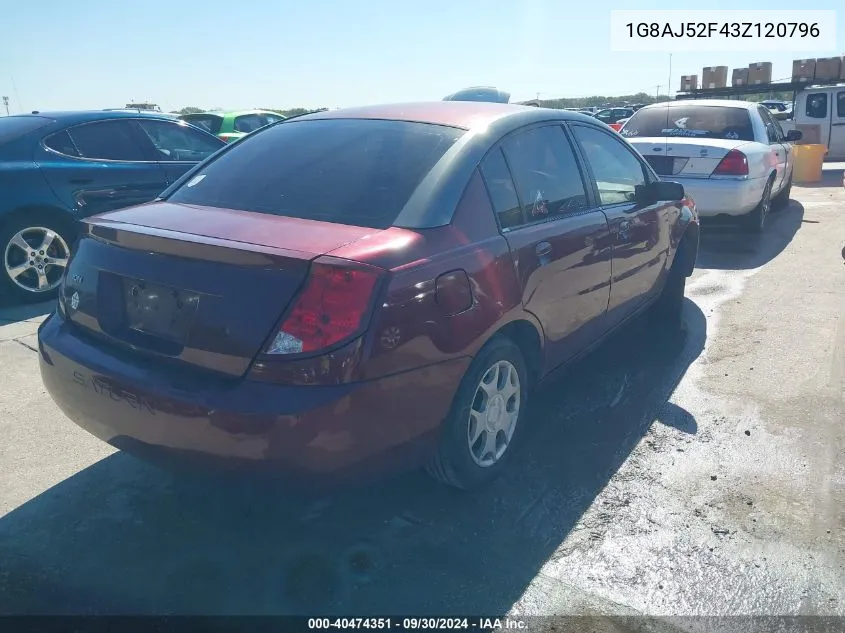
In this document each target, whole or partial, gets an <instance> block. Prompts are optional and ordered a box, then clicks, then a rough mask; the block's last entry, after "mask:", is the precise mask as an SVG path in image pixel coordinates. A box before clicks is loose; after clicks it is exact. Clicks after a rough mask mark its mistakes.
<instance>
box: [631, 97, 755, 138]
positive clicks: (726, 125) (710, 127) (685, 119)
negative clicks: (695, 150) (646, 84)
mask: <svg viewBox="0 0 845 633" xmlns="http://www.w3.org/2000/svg"><path fill="white" fill-rule="evenodd" d="M622 135H623V136H625V137H631V138H635V137H640V138H642V137H655V136H657V137H660V136H663V137H678V136H680V137H687V138H718V139H727V140H733V141H753V140H754V127H753V126H752V124H751V117H750V116H749V114H748V110H747V109H746V108H735V107H732V106H717V105H675V106H667V107H665V108H663V107H655V108H643V109H642V110H637V111H636V112H635V113H634V115H633V116H632V117H631V118H630V119H629V120H628V123H627V124H626V125H625V128H624V129H623V130H622Z"/></svg>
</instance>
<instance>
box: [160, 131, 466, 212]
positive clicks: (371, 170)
mask: <svg viewBox="0 0 845 633" xmlns="http://www.w3.org/2000/svg"><path fill="white" fill-rule="evenodd" d="M463 134H464V131H463V130H458V129H455V128H451V127H444V126H440V125H430V124H427V123H409V122H405V121H383V120H370V119H317V120H311V121H308V120H299V121H290V122H288V123H280V124H279V125H275V126H273V127H268V128H266V129H264V130H262V131H260V132H255V133H254V134H252V135H249V136H246V137H244V138H243V139H242V140H240V141H238V143H237V144H236V145H233V146H232V147H231V149H229V150H227V151H225V152H224V153H223V154H222V155H220V156H219V157H217V158H216V159H214V160H212V161H210V162H209V163H208V164H207V165H206V166H205V168H204V169H200V170H199V171H198V172H196V174H195V175H194V177H193V178H191V179H190V180H189V181H187V182H186V183H185V184H184V185H182V186H181V187H179V188H178V189H177V190H176V191H174V192H173V193H172V194H171V195H170V196H169V197H168V199H169V200H170V201H172V202H179V203H183V204H196V205H206V206H211V207H223V208H229V209H240V210H244V211H257V212H260V213H272V214H274V215H283V216H288V217H292V218H303V219H310V220H321V221H324V222H337V223H340V224H351V225H357V226H366V227H371V228H387V227H389V226H391V225H392V224H393V223H394V222H395V221H396V218H397V217H398V215H399V212H400V211H401V210H402V208H403V207H404V206H405V204H406V203H407V202H408V200H409V199H410V197H411V194H413V192H414V190H415V189H416V188H417V186H418V185H419V184H420V182H422V180H423V178H425V176H426V175H427V174H428V172H429V171H431V169H432V167H434V165H435V164H436V163H437V161H439V160H440V158H441V157H442V156H443V154H444V153H446V151H447V150H448V149H449V148H450V147H451V146H452V145H453V144H454V143H455V141H456V140H458V139H459V138H460V137H461V136H462V135H463Z"/></svg>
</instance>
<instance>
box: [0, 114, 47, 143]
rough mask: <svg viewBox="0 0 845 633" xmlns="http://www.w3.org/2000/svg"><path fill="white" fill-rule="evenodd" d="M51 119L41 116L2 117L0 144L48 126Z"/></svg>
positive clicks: (0, 122) (0, 121) (0, 119)
mask: <svg viewBox="0 0 845 633" xmlns="http://www.w3.org/2000/svg"><path fill="white" fill-rule="evenodd" d="M52 122H53V119H48V118H46V117H43V116H31V115H29V116H27V115H25V116H19V115H13V116H4V117H0V143H8V142H9V141H13V140H15V139H16V138H19V137H21V136H23V135H24V134H29V133H30V132H32V131H33V130H37V129H38V128H42V127H44V126H46V125H50V124H51V123H52Z"/></svg>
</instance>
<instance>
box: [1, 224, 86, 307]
mask: <svg viewBox="0 0 845 633" xmlns="http://www.w3.org/2000/svg"><path fill="white" fill-rule="evenodd" d="M73 236H74V231H73V229H72V228H71V226H70V223H69V222H63V221H61V220H60V219H57V218H56V217H55V216H51V215H50V214H47V213H27V214H25V215H16V216H13V217H12V218H11V219H9V220H3V223H2V225H0V296H2V297H4V298H10V299H12V300H13V301H24V302H36V301H47V300H50V299H54V298H55V297H56V295H57V294H58V288H59V283H60V282H61V279H62V276H63V275H64V271H65V266H66V265H67V260H68V257H69V256H70V246H71V244H72V243H73ZM45 242H46V243H47V244H46V248H43V249H42V248H39V247H40V246H43V245H44V244H45ZM24 246H28V247H29V248H26V249H24V248H23V247H24ZM61 262H64V264H61ZM39 266H40V267H41V268H39Z"/></svg>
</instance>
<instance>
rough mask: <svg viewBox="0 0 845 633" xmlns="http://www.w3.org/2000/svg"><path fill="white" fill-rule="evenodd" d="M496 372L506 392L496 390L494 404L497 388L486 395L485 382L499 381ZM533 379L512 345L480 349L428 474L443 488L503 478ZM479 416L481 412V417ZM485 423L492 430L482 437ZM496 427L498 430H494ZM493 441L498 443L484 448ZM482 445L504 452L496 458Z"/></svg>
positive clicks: (501, 342)
mask: <svg viewBox="0 0 845 633" xmlns="http://www.w3.org/2000/svg"><path fill="white" fill-rule="evenodd" d="M497 369H498V376H499V379H500V382H499V385H504V386H503V388H501V389H495V387H494V389H493V391H494V393H493V396H492V397H493V398H495V400H493V403H491V396H490V395H488V392H489V391H491V389H490V387H493V385H494V383H491V384H490V387H488V388H487V390H485V389H484V388H483V386H482V381H484V382H490V381H491V379H494V373H493V372H494V371H496V370H497ZM506 372H507V376H506V375H505V373H506ZM505 378H507V379H508V380H507V381H506V380H505ZM514 379H515V380H516V384H514ZM528 380H529V374H528V368H527V366H526V363H525V359H524V357H523V355H522V352H521V351H520V350H519V347H517V346H516V344H515V343H514V342H513V341H511V340H510V339H508V338H505V337H502V336H497V337H495V338H493V339H491V340H490V341H489V342H488V343H487V344H486V345H485V346H484V347H483V348H481V351H480V352H479V353H478V355H477V356H476V357H475V359H474V360H473V362H472V363H471V364H470V366H469V368H468V369H467V371H466V373H465V374H464V377H463V379H462V380H461V384H460V386H459V387H458V392H457V393H456V394H455V399H454V400H453V402H452V408H451V412H450V414H449V417H448V418H447V419H446V421H445V422H444V424H443V429H442V434H441V437H440V442H439V445H438V448H437V452H436V453H435V455H434V457H433V458H432V460H431V461H430V462H429V464H428V465H427V467H426V470H427V471H428V473H429V474H430V475H431V476H432V477H434V478H435V479H437V480H438V481H440V482H441V483H444V484H446V485H448V486H452V487H453V488H459V489H461V490H472V489H474V488H478V487H480V486H483V485H484V484H487V483H489V482H491V481H493V480H494V479H495V478H496V477H498V476H499V475H500V474H501V473H502V471H503V470H504V469H505V467H506V466H507V464H508V462H509V461H510V459H511V457H512V456H513V454H514V452H515V449H516V444H517V442H518V440H519V438H520V437H521V435H522V431H523V428H522V427H523V426H524V417H525V410H526V406H527V404H528V395H529V392H530V385H529V384H528ZM508 386H510V388H511V389H513V387H514V386H516V391H515V392H513V393H511V394H510V395H508V392H509V391H510V390H509V389H508V388H507V387H508ZM490 404H492V407H493V408H492V409H491V410H490V411H491V413H492V414H493V415H491V416H490V418H484V417H483V411H484V410H485V408H486V407H487V406H489V405H490ZM514 405H515V406H514ZM514 408H515V409H516V410H515V411H514V413H515V415H514V416H513V417H512V418H510V419H509V418H508V416H507V413H508V410H509V409H514ZM471 411H475V412H476V413H475V414H473V413H471ZM479 411H480V412H482V413H481V414H479V413H478V412H479ZM481 424H485V425H486V424H489V425H490V426H485V427H482V430H480V432H479V433H477V429H479V425H481ZM491 428H492V429H494V430H493V431H491V430H490V429H491ZM471 433H472V434H473V435H476V437H477V439H476V441H475V442H472V441H471V439H470V438H471V435H470V434H471ZM508 434H510V437H509V440H508V441H507V442H506V443H505V442H503V440H504V439H505V438H507V436H508ZM488 438H489V439H490V440H493V441H494V442H495V444H485V442H486V441H487V440H488ZM483 446H487V447H492V448H494V449H496V450H501V448H502V447H504V449H503V450H501V453H500V454H499V455H498V458H495V455H494V451H491V450H485V449H484V448H482V447H483Z"/></svg>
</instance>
